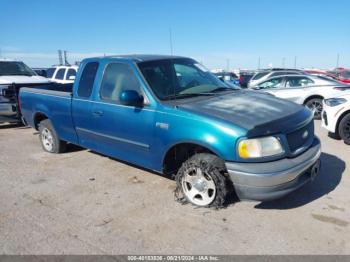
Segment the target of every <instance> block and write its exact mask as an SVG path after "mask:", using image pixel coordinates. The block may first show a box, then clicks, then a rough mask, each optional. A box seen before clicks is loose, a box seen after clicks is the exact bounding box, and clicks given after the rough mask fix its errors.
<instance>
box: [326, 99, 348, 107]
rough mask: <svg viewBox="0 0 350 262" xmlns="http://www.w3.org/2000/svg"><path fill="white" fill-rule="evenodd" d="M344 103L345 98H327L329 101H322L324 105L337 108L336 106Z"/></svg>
mask: <svg viewBox="0 0 350 262" xmlns="http://www.w3.org/2000/svg"><path fill="white" fill-rule="evenodd" d="M345 102H347V100H346V99H345V98H329V99H325V100H324V103H325V104H326V105H327V106H338V105H341V104H343V103H345Z"/></svg>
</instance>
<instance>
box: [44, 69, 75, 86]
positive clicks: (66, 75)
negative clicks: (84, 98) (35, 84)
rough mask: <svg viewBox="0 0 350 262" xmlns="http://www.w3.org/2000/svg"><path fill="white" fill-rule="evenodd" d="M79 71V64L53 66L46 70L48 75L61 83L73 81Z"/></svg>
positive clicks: (52, 79)
mask: <svg viewBox="0 0 350 262" xmlns="http://www.w3.org/2000/svg"><path fill="white" fill-rule="evenodd" d="M77 71H78V66H77V65H59V66H53V67H51V68H49V69H48V70H47V71H46V77H47V78H49V79H50V80H51V81H53V82H56V83H60V84H69V83H73V82H74V79H75V76H76V74H77Z"/></svg>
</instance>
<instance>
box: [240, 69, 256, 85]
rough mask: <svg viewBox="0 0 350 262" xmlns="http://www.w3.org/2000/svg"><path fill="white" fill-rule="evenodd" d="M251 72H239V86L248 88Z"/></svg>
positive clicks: (252, 73)
mask: <svg viewBox="0 0 350 262" xmlns="http://www.w3.org/2000/svg"><path fill="white" fill-rule="evenodd" d="M253 75H254V72H253V71H240V72H239V85H240V86H241V87H243V88H246V87H247V86H248V83H249V81H250V79H251V78H252V77H253Z"/></svg>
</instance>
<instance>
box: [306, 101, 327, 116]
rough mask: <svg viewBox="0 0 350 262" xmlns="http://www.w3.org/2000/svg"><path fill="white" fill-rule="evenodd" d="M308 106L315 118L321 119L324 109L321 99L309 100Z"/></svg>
mask: <svg viewBox="0 0 350 262" xmlns="http://www.w3.org/2000/svg"><path fill="white" fill-rule="evenodd" d="M306 106H307V107H308V108H309V109H310V110H311V111H312V113H313V114H314V117H315V119H321V114H322V110H323V105H322V100H321V99H312V100H310V101H309V102H307V104H306Z"/></svg>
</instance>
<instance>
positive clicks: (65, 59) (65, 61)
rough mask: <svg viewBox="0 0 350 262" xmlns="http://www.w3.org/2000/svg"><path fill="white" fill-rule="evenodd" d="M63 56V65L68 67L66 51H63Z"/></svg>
mask: <svg viewBox="0 0 350 262" xmlns="http://www.w3.org/2000/svg"><path fill="white" fill-rule="evenodd" d="M63 54H64V65H69V63H68V60H67V51H66V50H64V51H63Z"/></svg>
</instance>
